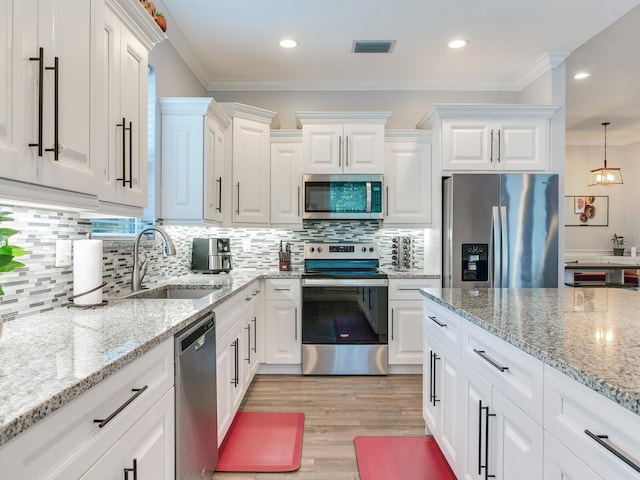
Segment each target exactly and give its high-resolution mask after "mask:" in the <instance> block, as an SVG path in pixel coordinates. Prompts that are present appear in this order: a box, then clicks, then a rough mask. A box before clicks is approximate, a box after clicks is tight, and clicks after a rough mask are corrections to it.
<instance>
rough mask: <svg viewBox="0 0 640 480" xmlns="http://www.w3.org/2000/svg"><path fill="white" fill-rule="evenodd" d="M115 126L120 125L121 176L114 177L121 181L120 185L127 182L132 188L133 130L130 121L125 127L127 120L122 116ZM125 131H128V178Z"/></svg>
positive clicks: (124, 185)
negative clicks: (120, 121)
mask: <svg viewBox="0 0 640 480" xmlns="http://www.w3.org/2000/svg"><path fill="white" fill-rule="evenodd" d="M116 127H122V178H116V181H117V182H122V186H123V187H126V186H127V183H128V184H129V188H133V185H132V183H133V182H132V181H131V179H132V178H133V142H132V139H133V134H132V133H131V132H132V130H133V126H132V123H131V122H129V126H128V127H127V120H126V118H125V117H122V123H118V124H117V125H116ZM127 131H129V180H127V174H126V171H127Z"/></svg>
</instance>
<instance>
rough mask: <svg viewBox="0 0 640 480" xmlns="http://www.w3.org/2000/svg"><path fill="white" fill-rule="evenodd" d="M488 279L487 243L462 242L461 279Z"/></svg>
mask: <svg viewBox="0 0 640 480" xmlns="http://www.w3.org/2000/svg"><path fill="white" fill-rule="evenodd" d="M488 280H489V245H488V244H486V243H463V244H462V281H463V282H487V281H488Z"/></svg>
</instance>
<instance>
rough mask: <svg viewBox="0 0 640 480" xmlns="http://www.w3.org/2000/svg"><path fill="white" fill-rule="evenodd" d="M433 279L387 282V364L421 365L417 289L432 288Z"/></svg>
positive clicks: (433, 285)
mask: <svg viewBox="0 0 640 480" xmlns="http://www.w3.org/2000/svg"><path fill="white" fill-rule="evenodd" d="M438 282H439V280H437V279H417V278H411V279H399V278H391V279H390V280H389V312H388V319H389V365H422V362H423V358H422V357H423V353H422V347H423V345H422V329H423V326H422V296H421V295H420V289H421V288H428V287H435V286H437V285H436V284H437V283H438Z"/></svg>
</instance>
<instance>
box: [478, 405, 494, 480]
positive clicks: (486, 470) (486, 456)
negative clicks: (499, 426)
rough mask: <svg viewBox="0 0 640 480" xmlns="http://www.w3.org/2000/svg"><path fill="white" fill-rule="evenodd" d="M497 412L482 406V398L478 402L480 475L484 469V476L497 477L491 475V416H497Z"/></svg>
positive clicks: (487, 477) (486, 478) (486, 477)
mask: <svg viewBox="0 0 640 480" xmlns="http://www.w3.org/2000/svg"><path fill="white" fill-rule="evenodd" d="M483 411H484V412H485V430H484V465H483V464H482V412H483ZM495 416H496V414H495V413H489V407H488V406H487V407H483V406H482V400H480V401H479V402H478V475H482V470H483V469H484V478H485V480H488V479H489V478H495V477H496V476H495V475H489V417H495Z"/></svg>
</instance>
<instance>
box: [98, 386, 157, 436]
mask: <svg viewBox="0 0 640 480" xmlns="http://www.w3.org/2000/svg"><path fill="white" fill-rule="evenodd" d="M147 388H149V386H148V385H145V386H144V387H142V388H132V389H131V391H132V392H135V393H134V394H133V395H132V396H131V398H129V400H127V401H126V402H124V403H123V404H122V405H120V406H119V407H118V408H117V410H116V411H114V412H113V413H112V414H111V415H109V416H108V417H107V418H104V419H94V420H93V423H97V424H98V428H102V427H104V426H105V425H106V424H107V423H109V422H110V421H111V420H113V419H114V418H115V417H116V415H118V414H119V413H120V412H121V411H122V410H124V409H125V408H127V407H128V406H129V404H130V403H131V402H133V401H134V400H135V399H136V398H138V397H139V396H140V395H142V392H144V391H145V390H146V389H147Z"/></svg>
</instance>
